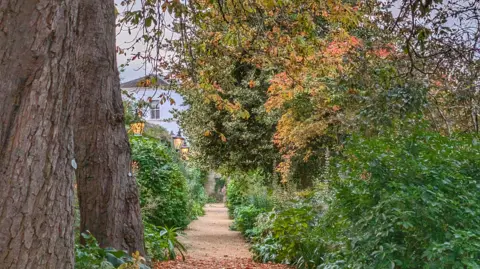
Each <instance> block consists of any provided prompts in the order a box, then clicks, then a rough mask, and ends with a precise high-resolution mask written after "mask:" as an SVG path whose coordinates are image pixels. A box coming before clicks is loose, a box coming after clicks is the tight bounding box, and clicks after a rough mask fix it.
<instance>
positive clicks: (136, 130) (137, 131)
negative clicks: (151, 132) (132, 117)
mask: <svg viewBox="0 0 480 269" xmlns="http://www.w3.org/2000/svg"><path fill="white" fill-rule="evenodd" d="M144 128H145V123H143V122H136V123H132V124H130V130H131V131H132V132H133V135H135V136H141V135H142V134H143V129H144Z"/></svg>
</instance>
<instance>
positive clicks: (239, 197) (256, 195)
mask: <svg viewBox="0 0 480 269" xmlns="http://www.w3.org/2000/svg"><path fill="white" fill-rule="evenodd" d="M229 177H230V180H229V182H228V184H227V208H228V213H229V215H230V217H232V218H233V217H234V213H235V209H236V208H237V207H239V206H243V205H248V204H251V203H255V202H258V203H261V202H262V201H263V202H265V203H267V204H265V205H260V206H259V207H264V206H265V207H271V203H270V201H267V200H268V198H266V197H267V189H266V187H264V181H265V177H264V175H263V174H262V173H261V172H260V171H258V170H254V171H250V172H248V173H242V172H235V173H232V174H230V175H229ZM262 197H263V198H265V199H263V200H262Z"/></svg>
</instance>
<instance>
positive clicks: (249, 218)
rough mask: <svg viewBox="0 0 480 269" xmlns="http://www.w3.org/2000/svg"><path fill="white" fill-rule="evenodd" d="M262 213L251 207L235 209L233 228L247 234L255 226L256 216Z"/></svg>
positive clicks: (260, 210)
mask: <svg viewBox="0 0 480 269" xmlns="http://www.w3.org/2000/svg"><path fill="white" fill-rule="evenodd" d="M260 213H262V209H259V208H256V207H255V206H253V205H247V206H239V207H237V208H236V209H235V213H234V215H235V222H234V228H235V230H238V231H240V232H242V233H243V234H245V233H248V232H249V231H250V230H251V229H253V227H254V226H255V222H256V219H257V216H258V215H259V214H260Z"/></svg>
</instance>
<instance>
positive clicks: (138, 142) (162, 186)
mask: <svg viewBox="0 0 480 269" xmlns="http://www.w3.org/2000/svg"><path fill="white" fill-rule="evenodd" d="M130 143H131V146H132V158H133V161H134V162H135V163H136V165H137V166H138V168H137V169H136V171H135V174H136V177H137V181H138V184H139V189H140V205H141V207H142V214H143V218H144V219H145V220H146V221H147V222H149V223H151V224H154V225H156V226H167V227H181V228H183V227H186V226H187V225H188V223H189V222H190V219H189V212H188V196H189V193H188V185H187V179H186V178H185V175H184V174H183V173H182V171H181V170H180V166H179V163H178V162H176V161H175V156H174V154H175V153H174V152H172V151H171V149H170V148H169V147H167V146H165V145H163V144H161V143H159V142H158V140H156V139H153V138H146V137H132V138H131V139H130Z"/></svg>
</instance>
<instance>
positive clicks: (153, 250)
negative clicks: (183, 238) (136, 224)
mask: <svg viewBox="0 0 480 269" xmlns="http://www.w3.org/2000/svg"><path fill="white" fill-rule="evenodd" d="M177 236H178V228H166V227H157V226H155V225H152V224H149V223H145V247H146V250H147V253H148V254H149V255H150V257H151V258H152V259H153V260H157V261H163V260H175V259H176V258H177V252H178V253H180V255H182V258H183V259H185V256H184V253H185V252H186V249H185V247H184V246H183V245H182V243H180V241H178V239H177Z"/></svg>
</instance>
